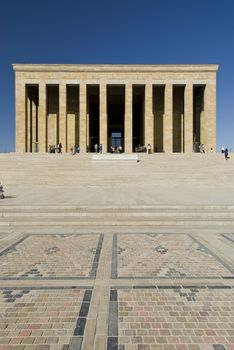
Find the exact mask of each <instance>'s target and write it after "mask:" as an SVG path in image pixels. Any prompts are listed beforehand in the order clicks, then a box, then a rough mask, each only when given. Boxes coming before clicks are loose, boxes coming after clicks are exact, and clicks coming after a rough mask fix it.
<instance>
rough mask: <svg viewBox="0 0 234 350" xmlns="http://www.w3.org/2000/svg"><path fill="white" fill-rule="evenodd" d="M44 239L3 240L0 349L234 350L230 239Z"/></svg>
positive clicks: (126, 235)
mask: <svg viewBox="0 0 234 350" xmlns="http://www.w3.org/2000/svg"><path fill="white" fill-rule="evenodd" d="M54 231H55V230H54ZM45 232H46V229H44V231H43V233H40V234H36V233H35V234H33V233H32V234H27V233H22V232H20V233H18V232H17V231H16V232H15V234H14V232H13V231H11V234H10V235H9V240H7V236H6V235H7V233H6V234H4V241H3V240H1V247H2V248H1V249H2V250H1V251H0V266H1V269H0V350H234V345H233V344H234V331H233V329H234V295H233V292H234V273H233V271H234V263H233V258H234V254H233V249H234V247H233V242H231V241H230V240H231V239H232V237H233V236H232V233H230V234H229V233H225V234H224V233H223V234H213V235H212V234H210V235H203V234H202V233H201V234H200V235H199V234H174V233H161V232H155V233H149V234H134V233H133V232H129V233H120V234H115V233H108V232H107V233H105V234H102V233H100V234H97V233H91V232H87V233H82V234H80V233H79V234H76V233H75V232H74V230H73V231H72V233H70V232H67V231H66V232H65V229H64V232H63V233H58V232H52V230H51V231H50V233H45ZM7 242H8V243H7ZM215 244H216V245H215Z"/></svg>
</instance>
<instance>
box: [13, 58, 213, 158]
mask: <svg viewBox="0 0 234 350" xmlns="http://www.w3.org/2000/svg"><path fill="white" fill-rule="evenodd" d="M13 68H14V70H15V73H16V85H15V86H16V152H37V151H39V152H47V151H48V148H49V146H50V145H56V144H57V143H58V142H61V143H62V145H63V152H68V151H70V149H71V148H72V147H73V146H74V145H79V146H80V149H81V152H88V151H91V152H93V151H94V145H95V144H96V143H97V144H102V148H103V152H108V151H110V149H111V148H112V149H113V147H118V146H122V148H123V151H124V152H127V153H131V152H133V151H135V150H136V147H137V146H138V145H147V144H150V145H151V148H152V152H166V153H171V152H187V153H189V152H193V151H197V150H198V145H199V144H200V143H202V144H204V145H205V148H206V150H207V151H212V150H213V151H215V148H216V72H217V70H218V65H54V64H53V65H32V64H14V65H13Z"/></svg>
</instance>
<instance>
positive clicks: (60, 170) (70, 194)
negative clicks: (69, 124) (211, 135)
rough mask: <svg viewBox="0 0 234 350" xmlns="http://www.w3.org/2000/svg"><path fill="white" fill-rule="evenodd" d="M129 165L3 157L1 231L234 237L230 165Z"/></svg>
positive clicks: (142, 157) (214, 158) (170, 160)
mask: <svg viewBox="0 0 234 350" xmlns="http://www.w3.org/2000/svg"><path fill="white" fill-rule="evenodd" d="M120 156H121V155H120ZM94 158H95V157H94ZM124 158H126V156H125V157H123V159H122V160H123V161H122V162H121V161H120V160H119V157H118V161H116V162H115V161H114V160H113V159H111V161H110V162H108V160H106V161H105V162H99V161H96V160H95V159H93V155H92V154H85V155H79V156H71V155H69V154H62V155H58V154H55V155H53V154H44V155H42V154H0V181H2V182H3V185H4V188H5V193H6V196H7V198H6V200H2V201H0V228H2V229H3V228H4V227H5V228H6V227H11V226H12V227H21V228H24V227H30V226H32V227H34V228H35V227H47V226H48V227H63V228H66V227H72V226H74V227H76V228H79V227H80V228H82V229H86V228H87V229H90V228H92V229H94V228H96V229H98V230H101V229H109V228H111V229H113V230H115V229H116V228H125V229H129V230H133V229H137V230H139V229H141V228H145V229H147V228H149V229H150V230H154V229H159V228H175V229H178V230H179V229H186V230H188V229H192V228H201V229H217V230H222V229H225V228H228V230H229V231H230V229H232V228H233V229H234V179H233V173H234V162H233V160H232V158H231V159H229V160H228V161H225V160H224V158H223V156H222V155H220V154H205V155H201V154H190V155H189V154H171V155H166V154H152V155H147V154H139V155H138V158H139V162H138V163H137V162H126V161H124Z"/></svg>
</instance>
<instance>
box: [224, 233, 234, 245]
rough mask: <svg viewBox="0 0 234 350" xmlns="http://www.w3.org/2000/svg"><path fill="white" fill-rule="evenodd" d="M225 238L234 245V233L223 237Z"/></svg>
mask: <svg viewBox="0 0 234 350" xmlns="http://www.w3.org/2000/svg"><path fill="white" fill-rule="evenodd" d="M223 237H225V238H226V239H228V240H229V241H231V242H232V243H234V233H226V234H224V235H223Z"/></svg>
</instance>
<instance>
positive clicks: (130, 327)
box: [107, 287, 234, 350]
mask: <svg viewBox="0 0 234 350" xmlns="http://www.w3.org/2000/svg"><path fill="white" fill-rule="evenodd" d="M110 304H111V307H110V315H109V329H108V340H107V350H111V349H112V350H114V349H116V350H117V349H119V350H143V349H144V350H156V349H158V350H166V349H168V350H192V349H193V350H200V349H201V350H202V349H203V350H205V349H206V350H209V349H210V350H211V349H213V350H214V349H215V350H225V349H226V350H233V344H234V319H233V316H234V289H232V288H230V287H229V288H216V287H213V288H206V287H202V288H181V287H180V288H163V287H161V288H156V287H152V288H149V287H145V288H137V287H136V288H129V289H128V288H126V289H124V288H122V289H118V287H116V289H112V290H111V292H110Z"/></svg>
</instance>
